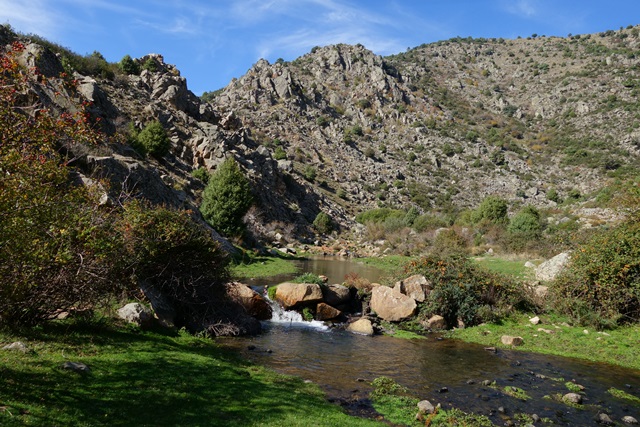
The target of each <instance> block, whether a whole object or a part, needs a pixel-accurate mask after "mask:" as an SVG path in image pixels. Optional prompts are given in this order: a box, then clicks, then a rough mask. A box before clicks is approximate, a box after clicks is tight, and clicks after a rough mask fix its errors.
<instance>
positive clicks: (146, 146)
mask: <svg viewBox="0 0 640 427" xmlns="http://www.w3.org/2000/svg"><path fill="white" fill-rule="evenodd" d="M134 148H136V149H138V150H139V151H142V153H143V154H149V155H151V156H153V157H156V158H161V157H164V156H165V155H166V154H167V153H168V152H169V149H170V148H171V141H170V140H169V137H168V136H167V131H165V130H164V127H163V126H162V124H161V123H160V122H158V121H153V122H151V123H149V124H148V125H146V126H145V127H144V129H142V130H141V131H140V133H138V134H137V135H135V144H134Z"/></svg>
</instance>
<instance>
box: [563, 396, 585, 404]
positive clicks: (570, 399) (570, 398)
mask: <svg viewBox="0 0 640 427" xmlns="http://www.w3.org/2000/svg"><path fill="white" fill-rule="evenodd" d="M562 400H563V401H564V402H568V403H575V404H576V405H580V404H582V396H581V395H579V394H578V393H567V394H565V395H564V396H562Z"/></svg>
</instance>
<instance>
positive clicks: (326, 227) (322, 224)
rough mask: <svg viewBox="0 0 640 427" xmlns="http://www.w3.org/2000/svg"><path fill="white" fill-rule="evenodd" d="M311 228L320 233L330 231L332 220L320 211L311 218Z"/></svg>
mask: <svg viewBox="0 0 640 427" xmlns="http://www.w3.org/2000/svg"><path fill="white" fill-rule="evenodd" d="M313 228H315V229H316V231H317V232H318V233H320V234H327V233H330V232H331V231H332V230H333V221H332V220H331V217H330V216H329V215H327V214H326V213H324V212H320V213H318V215H316V218H315V219H314V220H313Z"/></svg>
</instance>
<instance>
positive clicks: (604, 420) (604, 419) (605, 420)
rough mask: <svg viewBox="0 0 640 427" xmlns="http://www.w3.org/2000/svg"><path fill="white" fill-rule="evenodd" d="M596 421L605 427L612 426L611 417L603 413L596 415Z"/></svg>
mask: <svg viewBox="0 0 640 427" xmlns="http://www.w3.org/2000/svg"><path fill="white" fill-rule="evenodd" d="M596 421H597V422H599V423H600V424H604V425H606V426H610V425H613V421H612V420H611V417H609V415H607V414H605V413H604V412H601V413H599V414H598V417H597V418H596Z"/></svg>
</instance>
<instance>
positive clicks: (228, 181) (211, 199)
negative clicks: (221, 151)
mask: <svg viewBox="0 0 640 427" xmlns="http://www.w3.org/2000/svg"><path fill="white" fill-rule="evenodd" d="M252 203H253V196H252V194H251V187H250V185H249V181H248V180H247V178H246V177H245V176H244V174H243V173H242V171H241V170H240V167H239V166H238V164H237V163H236V161H235V160H233V159H232V158H229V159H227V160H225V161H224V162H223V163H222V164H221V165H220V166H218V168H217V169H216V171H215V172H214V173H213V174H211V176H210V178H209V183H208V184H207V186H206V188H205V189H204V191H203V193H202V204H201V205H200V212H202V216H203V217H204V219H205V220H206V221H207V222H208V223H209V224H211V226H212V227H213V228H215V229H216V230H218V231H219V232H221V233H223V234H225V235H227V236H237V235H240V234H242V232H243V231H244V228H245V226H244V223H243V221H242V218H243V216H244V214H246V213H247V211H248V210H249V208H250V207H251V204H252Z"/></svg>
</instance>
